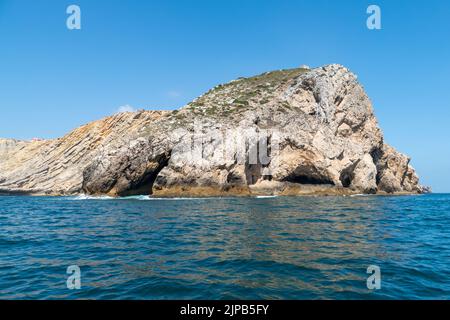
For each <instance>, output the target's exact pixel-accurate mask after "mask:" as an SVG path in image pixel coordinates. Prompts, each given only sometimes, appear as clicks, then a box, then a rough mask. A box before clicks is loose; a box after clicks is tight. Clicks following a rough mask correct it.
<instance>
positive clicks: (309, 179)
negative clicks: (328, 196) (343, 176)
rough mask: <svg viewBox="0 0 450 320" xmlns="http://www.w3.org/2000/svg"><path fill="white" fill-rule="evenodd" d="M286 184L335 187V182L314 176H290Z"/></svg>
mask: <svg viewBox="0 0 450 320" xmlns="http://www.w3.org/2000/svg"><path fill="white" fill-rule="evenodd" d="M284 181H286V182H292V183H298V184H312V185H324V184H328V185H334V182H333V181H332V180H330V179H328V178H326V177H319V176H312V175H304V174H299V175H295V174H294V175H290V176H288V177H287V178H286V179H284Z"/></svg>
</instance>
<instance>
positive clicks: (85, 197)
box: [68, 194, 217, 201]
mask: <svg viewBox="0 0 450 320" xmlns="http://www.w3.org/2000/svg"><path fill="white" fill-rule="evenodd" d="M68 199H69V200H73V201H82V200H139V201H150V200H153V201H155V200H167V201H170V200H172V201H177V200H207V199H217V198H206V197H202V198H193V197H183V198H161V197H152V196H144V195H140V196H127V197H111V196H90V195H86V194H81V195H78V196H75V197H68Z"/></svg>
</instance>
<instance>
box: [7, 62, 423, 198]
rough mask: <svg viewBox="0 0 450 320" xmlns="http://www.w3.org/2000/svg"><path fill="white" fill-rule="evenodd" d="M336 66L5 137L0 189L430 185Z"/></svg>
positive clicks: (227, 190) (305, 189)
mask: <svg viewBox="0 0 450 320" xmlns="http://www.w3.org/2000/svg"><path fill="white" fill-rule="evenodd" d="M426 191H427V189H426V188H424V187H422V186H421V185H420V184H419V179H418V177H417V175H416V173H415V171H414V169H413V168H412V167H411V165H410V158H409V157H407V156H405V155H403V154H401V153H399V152H397V151H396V150H395V149H394V148H393V147H391V146H389V145H388V144H386V143H385V142H384V139H383V135H382V132H381V130H380V128H379V126H378V123H377V120H376V118H375V115H374V112H373V108H372V105H371V102H370V100H369V98H368V97H367V95H366V93H365V91H364V89H363V87H362V86H361V85H360V84H359V83H358V81H357V77H356V76H355V75H354V74H353V73H351V72H350V71H349V70H348V69H347V68H345V67H343V66H341V65H328V66H325V67H321V68H315V69H309V68H299V69H290V70H279V71H273V72H267V73H264V74H261V75H258V76H255V77H250V78H240V79H237V80H234V81H232V82H229V83H227V84H223V85H219V86H217V87H215V88H213V89H211V90H210V91H208V92H207V93H205V94H204V95H202V96H200V97H199V98H197V99H196V100H194V101H193V102H191V103H189V104H188V105H186V106H184V107H182V108H181V109H179V110H175V111H143V110H142V111H138V112H124V113H119V114H116V115H113V116H111V117H108V118H105V119H102V120H99V121H95V122H92V123H90V124H87V125H84V126H82V127H80V128H77V129H75V130H74V131H72V132H70V133H69V134H67V135H66V136H64V137H62V138H59V139H55V140H44V141H17V140H12V139H0V193H8V194H31V195H76V194H90V195H111V196H128V195H155V196H168V197H172V196H224V195H244V196H246V195H310V194H317V195H335V194H338V195H341V194H342V195H346V194H359V193H366V194H376V193H378V194H384V193H386V194H402V193H423V192H426Z"/></svg>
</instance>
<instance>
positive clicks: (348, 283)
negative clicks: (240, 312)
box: [0, 194, 450, 299]
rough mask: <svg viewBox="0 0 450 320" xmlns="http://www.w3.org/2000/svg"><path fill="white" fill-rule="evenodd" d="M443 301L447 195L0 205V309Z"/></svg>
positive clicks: (48, 200) (449, 220)
mask: <svg viewBox="0 0 450 320" xmlns="http://www.w3.org/2000/svg"><path fill="white" fill-rule="evenodd" d="M74 265H75V266H78V267H79V268H80V271H81V274H80V280H81V288H80V289H79V290H76V289H74V290H69V289H68V287H67V279H68V277H71V276H72V275H73V274H67V268H68V267H69V266H74ZM371 265H375V266H378V267H379V268H380V271H381V288H380V289H378V290H377V289H374V290H370V289H368V287H367V278H368V277H369V276H370V275H371V274H368V273H367V268H368V267H369V266H371ZM449 298H450V195H445V194H431V195H422V196H390V197H388V196H353V197H275V198H268V197H266V198H264V197H262V198H213V199H152V198H149V197H131V198H123V199H110V198H88V197H56V198H54V197H44V198H35V197H14V196H1V197H0V299H449Z"/></svg>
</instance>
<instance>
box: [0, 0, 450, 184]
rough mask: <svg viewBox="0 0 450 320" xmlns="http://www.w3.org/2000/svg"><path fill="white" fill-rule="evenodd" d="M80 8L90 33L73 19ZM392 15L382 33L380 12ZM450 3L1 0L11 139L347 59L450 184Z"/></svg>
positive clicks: (417, 152) (0, 92)
mask: <svg viewBox="0 0 450 320" xmlns="http://www.w3.org/2000/svg"><path fill="white" fill-rule="evenodd" d="M71 4H77V5H79V6H80V7H81V11H82V29H81V30H73V31H70V30H68V29H67V28H66V19H67V17H68V15H67V14H66V8H67V7H68V6H69V5H71ZM370 4H377V5H379V6H380V7H381V10H382V30H378V31H371V30H368V29H367V28H366V19H367V16H368V15H367V14H366V9H367V7H368V5H370ZM449 33H450V1H444V0H442V1H437V0H435V1H404V0H396V1H378V0H374V1H363V0H361V1H357V0H354V1H344V0H342V1H324V0H315V1H312V0H311V1H300V0H293V1H283V0H273V1H272V0H271V1H264V0H255V1H254V0H226V1H225V0H223V1H222V0H215V1H212V0H198V1H197V0H191V1H187V0H186V1H175V0H172V1H170V0H164V1H163V0H160V1H138V0H128V1H120V0H108V1H106V0H71V1H64V0H42V1H31V0H30V1H26V0H0V108H1V115H0V137H8V138H19V139H30V138H33V137H42V138H54V137H58V136H61V135H63V134H65V133H67V132H68V131H70V130H71V129H73V128H75V127H77V126H79V125H81V124H84V123H86V122H89V121H92V120H96V119H99V118H102V117H104V116H107V115H110V114H112V113H114V112H115V111H116V110H118V108H119V107H120V106H123V105H131V106H133V107H134V108H145V109H174V108H178V107H180V106H182V105H184V104H185V103H187V102H189V101H191V100H192V99H193V98H195V97H196V96H198V95H200V94H202V93H203V92H205V91H206V90H208V89H209V88H211V87H212V86H214V85H216V84H218V83H223V82H227V81H229V80H232V79H235V78H237V77H240V76H250V75H254V74H258V73H261V72H264V71H269V70H275V69H281V68H292V67H297V66H299V65H302V64H307V65H310V66H321V65H325V64H329V63H340V64H343V65H345V66H347V67H349V68H350V69H351V70H352V71H354V72H355V73H356V74H357V75H358V76H359V79H360V81H361V83H362V84H363V86H364V87H365V89H366V91H367V93H368V94H369V96H370V98H371V99H372V101H373V103H374V107H375V112H376V115H377V117H378V119H379V122H380V126H381V127H382V129H383V131H384V134H385V139H386V141H387V142H388V143H390V144H392V145H393V146H394V147H396V148H397V149H399V150H400V151H402V152H404V153H407V154H408V155H410V156H411V157H412V158H413V165H414V166H415V167H416V169H417V170H418V172H419V174H420V176H421V178H422V182H423V183H425V184H428V185H431V186H432V187H433V188H434V190H435V191H437V192H445V191H447V192H450V184H449V183H448V181H450V161H449V156H450V148H449V140H450V125H449V124H448V121H449V119H450V117H449V116H450V87H449V80H448V77H449V75H450V44H449V42H450V35H449Z"/></svg>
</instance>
